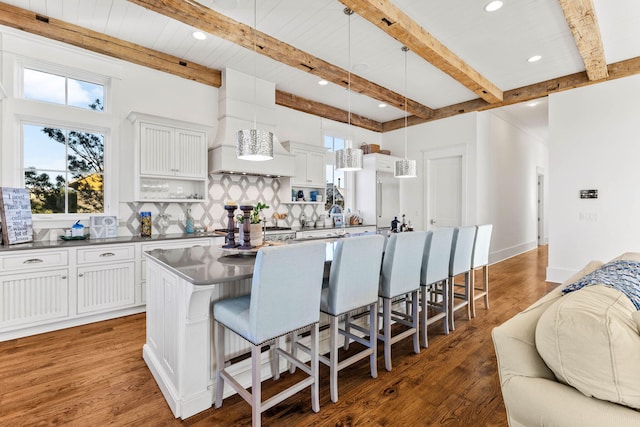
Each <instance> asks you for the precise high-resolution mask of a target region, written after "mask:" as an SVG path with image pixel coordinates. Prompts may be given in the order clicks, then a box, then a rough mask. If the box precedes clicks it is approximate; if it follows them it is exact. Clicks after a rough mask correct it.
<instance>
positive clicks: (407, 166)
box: [393, 46, 417, 178]
mask: <svg viewBox="0 0 640 427" xmlns="http://www.w3.org/2000/svg"><path fill="white" fill-rule="evenodd" d="M402 51H403V52H404V159H402V160H396V163H395V170H394V173H393V176H395V177H396V178H415V177H416V176H417V174H416V161H415V160H408V159H407V132H408V131H407V116H408V114H407V52H408V51H409V48H408V47H406V46H402Z"/></svg>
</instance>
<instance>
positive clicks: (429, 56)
mask: <svg viewBox="0 0 640 427" xmlns="http://www.w3.org/2000/svg"><path fill="white" fill-rule="evenodd" d="M340 2H341V3H342V4H344V5H345V6H347V7H348V8H349V9H351V10H353V11H354V12H355V13H357V14H358V15H360V16H362V17H363V18H365V19H366V20H368V21H369V22H371V23H372V24H374V25H376V26H377V27H378V28H380V29H382V30H383V31H384V32H386V33H387V34H389V35H390V36H391V37H393V38H394V39H396V40H398V41H399V42H400V43H402V44H404V45H405V46H407V47H408V48H409V49H411V51H412V52H413V53H415V54H417V55H418V56H420V57H422V58H423V59H424V60H426V61H427V62H429V63H431V64H432V65H433V66H434V67H437V68H439V69H440V70H441V71H443V72H445V73H447V74H448V75H450V76H451V77H453V78H454V79H456V80H457V81H458V82H460V83H461V84H462V85H464V86H466V87H467V88H468V89H469V90H471V91H473V92H474V93H476V94H477V95H478V96H479V97H480V98H482V99H484V100H485V101H487V102H489V103H494V102H500V101H502V96H503V94H502V91H501V90H500V89H499V88H498V87H497V86H496V85H494V84H493V83H491V82H490V81H489V80H488V79H486V78H485V77H484V76H482V75H481V74H480V73H479V72H477V71H476V70H475V69H473V68H472V67H471V66H470V65H469V64H467V63H466V62H464V61H463V60H462V59H461V58H459V57H458V56H457V55H456V54H454V53H453V52H451V51H450V50H449V49H448V48H447V47H446V46H445V45H443V44H442V43H440V42H439V41H438V40H437V39H436V38H435V37H433V36H432V35H431V34H430V33H428V32H427V31H426V30H425V29H424V28H422V27H421V26H420V25H419V24H418V23H417V22H416V21H414V20H413V19H411V18H410V17H409V16H408V15H407V14H406V13H404V12H403V11H402V10H400V9H399V8H398V7H396V6H395V5H394V4H393V3H391V1H390V0H340Z"/></svg>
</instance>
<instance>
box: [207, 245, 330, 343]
mask: <svg viewBox="0 0 640 427" xmlns="http://www.w3.org/2000/svg"><path fill="white" fill-rule="evenodd" d="M325 246H326V244H325V243H323V242H310V243H300V244H292V245H284V246H272V247H267V248H262V249H260V250H259V251H258V254H257V255H256V262H255V266H254V270H253V280H252V284H251V295H248V296H242V297H237V298H231V299H226V300H222V301H219V302H218V303H216V304H215V305H214V306H213V315H214V318H215V319H216V320H217V321H218V322H220V323H222V324H223V325H225V326H227V327H228V328H229V329H231V330H233V331H234V332H236V333H237V334H239V335H241V336H242V337H244V338H245V339H247V340H248V341H249V342H251V343H253V344H261V343H264V342H266V341H269V340H270V339H272V338H275V337H278V336H281V335H284V334H286V333H287V332H290V331H293V330H296V329H299V328H302V327H305V326H308V325H311V324H313V323H316V322H318V321H319V320H320V292H321V288H322V274H323V271H324V260H325V254H326V250H325ZM247 299H248V300H249V303H248V304H247Z"/></svg>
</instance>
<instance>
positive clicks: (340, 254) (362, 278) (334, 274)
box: [320, 234, 384, 316]
mask: <svg viewBox="0 0 640 427" xmlns="http://www.w3.org/2000/svg"><path fill="white" fill-rule="evenodd" d="M383 247H384V237H382V236H381V235H377V234H372V235H366V236H357V237H349V238H345V239H341V240H339V241H338V242H337V243H336V248H335V251H334V253H333V262H332V263H331V271H330V273H329V279H328V287H326V288H324V289H323V290H322V297H321V301H320V309H321V310H322V311H323V312H324V313H328V314H331V315H333V316H338V315H340V314H343V313H346V312H348V311H351V310H355V309H356V308H358V307H362V306H365V305H369V304H372V303H374V302H376V301H377V299H378V281H379V278H380V263H381V262H382V249H383Z"/></svg>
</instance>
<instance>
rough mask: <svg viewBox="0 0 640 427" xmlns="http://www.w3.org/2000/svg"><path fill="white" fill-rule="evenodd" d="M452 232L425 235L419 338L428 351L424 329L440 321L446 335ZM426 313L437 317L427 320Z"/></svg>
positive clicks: (448, 230)
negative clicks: (434, 313)
mask: <svg viewBox="0 0 640 427" xmlns="http://www.w3.org/2000/svg"><path fill="white" fill-rule="evenodd" d="M452 243H453V228H440V229H437V230H434V231H429V232H427V239H426V241H425V245H424V254H423V255H422V271H421V277H420V285H421V286H420V303H421V305H422V310H421V312H420V313H421V314H420V334H421V336H422V346H423V347H428V346H429V342H428V341H427V326H428V325H431V324H432V323H435V322H437V321H438V320H440V319H442V320H443V321H442V323H443V331H444V334H445V335H447V334H449V318H448V315H447V314H448V307H449V303H448V301H449V299H448V298H449V292H448V291H449V262H450V260H451V245H452ZM429 309H433V310H435V311H437V314H436V315H435V316H432V317H428V312H429Z"/></svg>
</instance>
